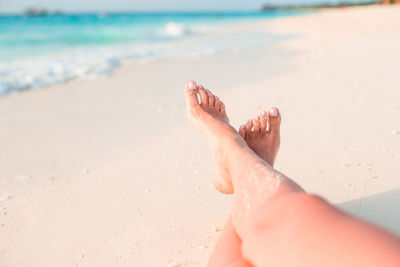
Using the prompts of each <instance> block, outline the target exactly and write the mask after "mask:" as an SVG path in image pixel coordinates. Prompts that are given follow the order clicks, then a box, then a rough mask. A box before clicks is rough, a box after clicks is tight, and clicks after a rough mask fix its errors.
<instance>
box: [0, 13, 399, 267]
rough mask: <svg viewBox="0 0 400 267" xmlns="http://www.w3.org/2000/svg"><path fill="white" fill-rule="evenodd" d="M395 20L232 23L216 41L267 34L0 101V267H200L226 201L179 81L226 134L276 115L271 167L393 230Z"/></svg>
mask: <svg viewBox="0 0 400 267" xmlns="http://www.w3.org/2000/svg"><path fill="white" fill-rule="evenodd" d="M399 15H400V7H390V8H387V7H383V6H373V7H359V8H354V9H346V10H339V9H338V10H331V11H326V12H319V13H315V14H309V15H307V16H300V17H286V18H279V19H276V20H273V21H272V20H270V21H268V22H259V23H256V24H252V25H251V28H249V25H247V26H246V25H242V26H240V27H236V28H234V29H231V33H229V34H232V35H234V34H239V35H240V34H241V33H250V34H253V33H254V34H269V33H272V34H273V35H274V36H275V35H276V37H277V39H276V41H273V42H271V43H269V44H267V45H264V44H263V45H260V46H256V47H249V48H247V49H239V50H229V51H227V52H225V53H221V54H214V55H207V56H201V57H182V58H173V59H162V60H157V61H151V62H147V63H144V64H136V63H135V64H131V65H129V66H124V67H121V68H118V69H117V70H116V71H115V72H114V73H113V75H112V76H110V77H106V78H104V79H99V80H93V81H72V82H70V83H67V84H58V85H53V86H50V87H47V88H43V89H39V90H27V91H25V92H23V93H19V94H12V95H8V96H5V97H1V98H0V127H1V128H2V129H6V130H5V131H1V132H0V147H1V148H2V149H1V150H0V162H2V168H1V170H0V185H1V186H0V209H1V214H0V225H1V227H0V239H1V240H3V242H2V244H0V251H1V253H0V265H4V266H50V265H54V264H56V265H57V266H109V265H111V266H161V267H165V266H205V265H206V263H207V260H208V256H209V255H210V253H211V251H212V249H213V246H214V244H215V242H216V240H217V238H218V236H219V233H220V232H218V231H215V229H216V228H222V227H223V225H224V223H225V220H226V217H227V216H228V214H229V209H230V204H231V203H230V200H231V199H230V197H229V196H223V195H220V194H218V193H217V192H216V191H215V190H214V189H213V188H212V185H211V177H212V175H213V173H212V168H213V163H212V157H211V155H210V151H209V150H208V146H207V144H206V141H205V140H204V139H203V137H202V136H200V134H199V133H197V132H196V131H195V130H193V129H192V128H191V127H190V126H189V125H188V124H187V123H186V120H185V103H184V100H183V95H182V94H183V89H184V86H185V82H186V81H187V80H191V79H193V80H196V81H198V82H199V83H201V84H203V85H204V86H206V87H209V88H211V89H212V90H213V92H215V93H216V94H217V95H218V96H219V97H220V98H221V99H222V100H223V101H224V102H225V104H226V106H227V112H228V114H229V116H230V118H231V122H232V124H233V126H235V127H236V128H237V127H238V126H239V125H240V124H241V123H243V122H245V121H246V120H247V119H248V118H251V117H254V115H256V114H257V113H258V112H260V111H261V110H263V109H267V108H268V107H270V106H278V107H279V108H280V110H281V112H282V116H283V120H282V131H281V132H282V145H281V150H280V152H279V154H278V158H277V162H276V168H277V169H278V170H279V171H282V172H283V173H285V174H287V175H288V176H289V177H292V178H293V179H295V180H296V181H297V182H298V183H299V184H301V185H302V186H304V187H305V189H306V190H307V191H309V192H312V193H317V194H319V195H322V196H323V197H325V198H327V199H328V200H329V201H331V202H333V203H335V204H336V205H338V206H340V207H341V208H343V209H344V210H347V211H348V212H350V213H352V214H355V215H358V216H360V217H362V218H365V219H368V220H370V221H373V222H376V223H378V224H380V225H381V226H383V227H386V228H387V229H390V230H392V231H393V232H395V233H397V234H399V232H400V228H399V225H400V216H399V215H398V212H396V211H397V210H398V209H399V208H400V207H399V204H398V203H400V191H399V188H400V182H399V181H398V179H397V174H398V173H399V172H400V164H398V163H399V160H400V156H399V155H400V135H399V134H398V131H400V129H399V128H398V127H399V126H398V117H399V116H400V100H399V98H398V88H397V76H398V73H397V72H398V66H399V65H398V62H397V61H396V59H395V58H394V57H393V56H392V55H393V54H394V53H395V52H397V51H398V47H399V46H400V35H399V34H397V33H398V32H399V29H400V28H399V27H398V26H399V21H398V17H399ZM349 25H350V26H349ZM327 29H330V30H329V31H327ZM196 38H201V36H199V37H196ZM182 45H184V42H182ZM382 47H385V49H382ZM383 90H384V93H383Z"/></svg>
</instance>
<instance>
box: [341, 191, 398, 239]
mask: <svg viewBox="0 0 400 267" xmlns="http://www.w3.org/2000/svg"><path fill="white" fill-rule="evenodd" d="M335 206H336V207H338V208H340V209H342V210H344V211H347V212H349V213H351V214H353V215H356V216H358V217H361V218H363V219H365V220H367V221H370V222H373V223H375V224H378V225H380V226H382V227H384V228H386V229H389V230H391V231H392V232H395V233H397V234H400V189H395V190H391V191H387V192H384V193H380V194H376V195H372V196H369V197H365V198H361V199H356V200H352V201H348V202H343V203H339V204H336V205H335Z"/></svg>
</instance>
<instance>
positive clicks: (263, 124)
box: [260, 111, 268, 135]
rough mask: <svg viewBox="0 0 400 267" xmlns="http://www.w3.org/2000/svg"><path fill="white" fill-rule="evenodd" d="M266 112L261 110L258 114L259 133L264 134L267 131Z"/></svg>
mask: <svg viewBox="0 0 400 267" xmlns="http://www.w3.org/2000/svg"><path fill="white" fill-rule="evenodd" d="M267 121H268V119H267V112H265V111H263V112H261V114H260V124H261V126H260V127H261V129H260V135H265V134H266V133H267Z"/></svg>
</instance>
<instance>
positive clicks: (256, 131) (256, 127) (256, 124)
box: [253, 116, 261, 137]
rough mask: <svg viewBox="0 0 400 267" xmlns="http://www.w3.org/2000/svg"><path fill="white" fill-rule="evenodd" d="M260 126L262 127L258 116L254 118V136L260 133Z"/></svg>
mask: <svg viewBox="0 0 400 267" xmlns="http://www.w3.org/2000/svg"><path fill="white" fill-rule="evenodd" d="M260 128H261V123H260V117H259V116H256V117H255V118H254V119H253V137H257V136H259V135H260Z"/></svg>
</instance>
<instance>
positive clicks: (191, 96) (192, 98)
mask: <svg viewBox="0 0 400 267" xmlns="http://www.w3.org/2000/svg"><path fill="white" fill-rule="evenodd" d="M185 98H186V104H187V106H188V108H190V107H193V106H194V105H198V104H199V101H198V99H197V84H196V82H194V81H190V82H188V83H187V84H186V89H185Z"/></svg>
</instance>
